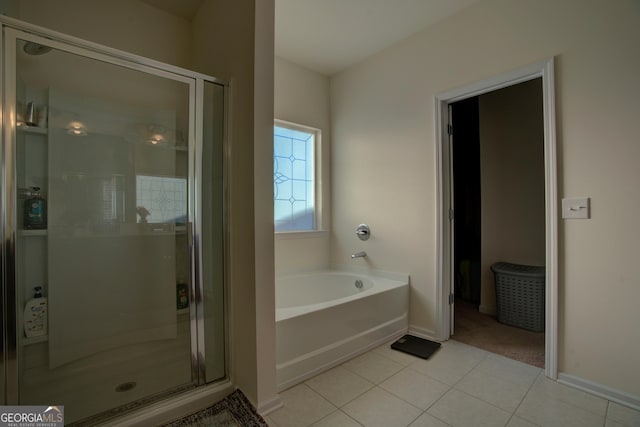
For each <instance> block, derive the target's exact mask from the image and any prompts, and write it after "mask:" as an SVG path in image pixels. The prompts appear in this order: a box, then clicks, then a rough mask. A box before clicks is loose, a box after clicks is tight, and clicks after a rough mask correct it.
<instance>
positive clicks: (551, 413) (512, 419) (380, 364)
mask: <svg viewBox="0 0 640 427" xmlns="http://www.w3.org/2000/svg"><path fill="white" fill-rule="evenodd" d="M389 344H390V343H388V344H385V345H383V346H380V347H378V348H376V349H374V350H371V351H370V352H368V353H365V354H363V355H361V356H359V357H357V358H355V359H353V360H350V361H348V362H346V363H344V364H342V365H340V366H337V367H335V368H333V369H331V370H329V371H327V372H324V373H322V374H320V375H318V376H316V377H314V378H311V379H309V380H307V381H305V382H304V383H302V384H298V385H297V386H294V387H292V388H290V389H288V390H286V391H284V392H282V393H281V397H282V400H283V403H284V407H282V408H280V409H278V410H276V411H274V412H272V413H271V414H269V415H267V416H266V417H265V419H266V421H267V422H268V423H269V426H271V427H308V426H314V427H351V426H354V427H358V426H367V427H368V426H371V427H375V426H380V427H402V426H411V427H440V426H508V427H530V426H559V427H571V426H576V427H589V426H600V427H621V426H640V411H635V410H633V409H629V408H627V407H624V406H622V405H619V404H617V403H614V402H609V401H607V400H605V399H602V398H599V397H596V396H593V395H590V394H588V393H584V392H582V391H579V390H576V389H573V388H571V387H567V386H564V385H561V384H558V383H556V382H555V381H552V380H549V379H547V378H545V376H544V372H543V371H542V370H541V369H539V368H536V367H534V366H531V365H527V364H524V363H520V362H517V361H514V360H511V359H507V358H505V357H502V356H499V355H496V354H493V353H489V352H486V351H484V350H481V349H478V348H475V347H471V346H469V345H466V344H463V343H460V342H456V341H447V342H445V343H443V345H442V348H440V350H438V352H437V353H436V354H435V355H434V356H432V357H431V359H429V360H423V359H419V358H417V357H413V356H410V355H407V354H404V353H400V352H397V351H395V350H391V349H390V348H389Z"/></svg>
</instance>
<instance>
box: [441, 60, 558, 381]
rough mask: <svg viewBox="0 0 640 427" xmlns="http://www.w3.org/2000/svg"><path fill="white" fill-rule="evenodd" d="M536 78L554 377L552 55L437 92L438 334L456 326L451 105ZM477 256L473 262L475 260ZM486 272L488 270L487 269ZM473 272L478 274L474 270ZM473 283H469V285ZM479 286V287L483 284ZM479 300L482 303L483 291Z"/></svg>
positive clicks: (548, 363) (444, 336) (549, 358)
mask: <svg viewBox="0 0 640 427" xmlns="http://www.w3.org/2000/svg"><path fill="white" fill-rule="evenodd" d="M538 78H540V83H541V85H540V91H541V92H542V106H543V114H542V116H543V124H544V130H543V139H544V142H543V145H544V153H543V157H544V265H545V332H546V333H545V374H546V376H548V377H550V378H554V379H555V378H556V377H557V184H556V182H557V178H556V176H557V173H556V144H555V101H554V84H553V83H554V82H553V59H548V60H545V61H541V62H538V63H535V64H531V65H529V66H526V67H523V68H521V69H518V70H514V71H511V72H507V73H504V74H501V75H498V76H495V77H493V78H490V79H487V80H484V81H481V82H477V83H474V84H470V85H468V86H465V87H461V88H458V89H454V90H451V91H449V92H446V93H443V94H440V95H439V96H437V97H436V116H437V117H436V143H437V147H436V148H437V159H436V160H437V166H438V173H437V179H438V183H437V184H438V187H437V189H438V205H439V209H438V217H437V232H438V235H437V239H438V241H437V255H438V259H437V298H438V304H436V307H437V328H438V329H437V336H438V338H439V339H441V340H448V339H449V338H450V337H451V335H452V334H453V333H454V332H455V326H454V321H455V303H454V295H455V276H456V268H455V264H456V263H455V251H454V248H455V246H456V242H455V233H454V228H453V225H454V220H453V218H454V216H455V215H454V212H453V210H452V205H453V202H454V201H455V200H454V191H453V187H454V177H453V174H452V173H451V170H452V168H453V156H454V152H453V146H452V144H451V138H450V135H449V132H448V130H449V125H450V124H451V113H450V107H451V105H452V104H454V103H455V102H458V101H462V100H466V99H470V98H473V97H477V96H480V95H482V94H487V93H490V92H493V91H497V90H499V89H503V88H507V87H510V86H514V85H517V84H518V83H523V82H528V81H531V80H534V79H538ZM454 132H455V131H454ZM476 251H477V250H476ZM475 262H476V264H477V260H476V261H475ZM467 264H468V266H467V268H466V271H468V272H469V277H470V278H472V277H473V275H474V273H473V272H472V270H473V271H475V270H477V265H476V266H475V267H472V264H473V263H472V262H471V261H469V262H468V263H467ZM474 268H475V270H474ZM481 268H482V267H481ZM484 273H485V274H486V271H485V272H484ZM489 274H491V273H489ZM475 276H476V277H477V273H475ZM481 276H482V270H481ZM471 289H473V287H472V286H471ZM480 292H482V288H481V289H480ZM476 294H477V291H476ZM480 300H481V301H480V305H481V304H482V300H483V298H482V293H481V297H480ZM485 300H486V301H489V300H490V298H487V297H485Z"/></svg>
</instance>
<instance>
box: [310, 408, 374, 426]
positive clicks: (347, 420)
mask: <svg viewBox="0 0 640 427" xmlns="http://www.w3.org/2000/svg"><path fill="white" fill-rule="evenodd" d="M361 426H362V424H360V423H357V422H356V421H354V420H353V418H351V417H349V416H348V415H347V414H345V413H344V412H342V411H340V410H337V411H335V412H334V413H332V414H330V415H327V416H326V417H324V418H323V419H321V420H320V421H318V422H317V423H315V424H313V427H361Z"/></svg>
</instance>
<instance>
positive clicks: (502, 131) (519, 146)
mask: <svg viewBox="0 0 640 427" xmlns="http://www.w3.org/2000/svg"><path fill="white" fill-rule="evenodd" d="M478 102H479V116H480V174H481V186H482V190H481V194H482V196H481V197H482V202H481V203H482V212H481V222H482V231H481V234H482V250H481V252H482V255H481V260H482V261H481V264H482V267H481V268H482V271H481V282H482V292H481V300H480V311H482V312H484V313H494V314H495V312H496V292H495V281H494V277H493V273H492V272H491V269H490V267H491V265H492V264H494V263H496V262H501V261H505V262H511V263H515V264H525V265H544V263H545V223H544V217H545V210H544V207H545V206H544V146H543V144H544V135H543V132H544V118H543V116H542V84H541V80H540V79H536V80H531V81H528V82H525V83H521V84H518V85H516V86H512V87H508V88H505V89H501V90H498V91H494V92H490V93H487V94H484V95H481V96H480V97H479V100H478Z"/></svg>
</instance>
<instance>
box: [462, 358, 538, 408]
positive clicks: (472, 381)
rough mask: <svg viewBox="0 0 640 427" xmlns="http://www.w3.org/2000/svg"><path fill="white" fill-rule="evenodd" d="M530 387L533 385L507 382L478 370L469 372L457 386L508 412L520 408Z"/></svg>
mask: <svg viewBox="0 0 640 427" xmlns="http://www.w3.org/2000/svg"><path fill="white" fill-rule="evenodd" d="M531 382H533V380H532V381H531ZM530 387H531V383H529V384H527V383H523V382H520V383H518V382H515V381H509V380H505V379H504V378H501V377H498V376H494V375H492V374H489V373H487V372H485V371H481V370H479V369H478V368H476V369H474V370H472V371H471V372H469V373H468V374H467V375H465V377H464V378H462V379H461V380H460V382H458V383H457V384H456V385H455V388H456V389H458V390H461V391H464V392H465V393H467V394H470V395H471V396H474V397H477V398H478V399H480V400H483V401H485V402H487V403H491V404H492V405H494V406H497V407H498V408H501V409H504V410H505V411H508V412H513V411H515V410H516V408H518V405H520V402H522V399H524V396H525V395H526V394H527V392H528V391H529V388H530Z"/></svg>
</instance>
